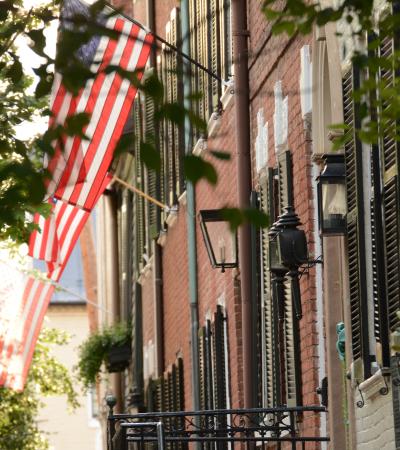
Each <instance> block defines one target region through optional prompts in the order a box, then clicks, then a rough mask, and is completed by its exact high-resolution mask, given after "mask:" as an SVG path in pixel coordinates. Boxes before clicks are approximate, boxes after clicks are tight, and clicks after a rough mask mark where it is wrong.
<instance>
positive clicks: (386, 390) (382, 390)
mask: <svg viewBox="0 0 400 450" xmlns="http://www.w3.org/2000/svg"><path fill="white" fill-rule="evenodd" d="M381 372H382V376H383V381H384V382H385V386H382V387H381V388H380V389H379V393H380V394H381V395H388V394H389V385H388V382H387V380H386V378H387V377H390V376H391V372H390V369H389V368H382V369H381Z"/></svg>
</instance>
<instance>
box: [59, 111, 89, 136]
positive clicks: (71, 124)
mask: <svg viewBox="0 0 400 450" xmlns="http://www.w3.org/2000/svg"><path fill="white" fill-rule="evenodd" d="M89 122H90V115H89V114H87V113H84V112H82V113H78V114H74V115H73V116H70V117H68V118H67V120H66V122H65V125H66V126H65V132H66V133H67V134H68V135H70V136H84V133H83V129H84V128H85V126H86V125H87V124H88V123H89Z"/></svg>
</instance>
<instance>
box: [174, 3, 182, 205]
mask: <svg viewBox="0 0 400 450" xmlns="http://www.w3.org/2000/svg"><path fill="white" fill-rule="evenodd" d="M171 43H172V44H173V45H174V46H175V47H177V48H181V46H182V39H181V26H180V11H179V8H174V10H173V11H172V14H171ZM172 79H173V83H172V87H173V93H172V100H173V102H174V103H177V104H179V105H182V104H183V84H182V58H181V56H180V55H179V54H178V53H176V52H174V53H173V58H172ZM173 132H174V137H173V139H174V154H173V157H174V166H175V183H176V185H175V192H176V194H177V196H178V197H179V196H180V195H181V194H182V192H183V190H184V178H183V170H182V166H183V156H184V150H185V149H184V132H185V130H184V127H183V126H179V125H177V124H174V125H173Z"/></svg>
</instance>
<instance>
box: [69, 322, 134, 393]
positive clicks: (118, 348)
mask: <svg viewBox="0 0 400 450" xmlns="http://www.w3.org/2000/svg"><path fill="white" fill-rule="evenodd" d="M78 357H79V360H78V364H77V366H76V370H77V373H78V378H79V379H80V380H81V381H82V383H83V385H84V387H85V388H88V387H89V386H91V385H93V384H94V383H95V382H96V380H97V379H98V376H99V374H100V372H101V368H102V365H103V363H104V364H105V367H106V370H107V371H108V372H121V371H123V370H124V369H126V368H127V367H128V366H129V361H130V359H131V327H130V325H129V324H127V323H123V322H121V323H117V324H115V325H112V326H109V327H105V328H103V329H101V330H99V331H97V332H95V333H92V334H91V335H90V336H89V337H88V339H86V341H84V342H82V344H81V345H80V346H79V349H78Z"/></svg>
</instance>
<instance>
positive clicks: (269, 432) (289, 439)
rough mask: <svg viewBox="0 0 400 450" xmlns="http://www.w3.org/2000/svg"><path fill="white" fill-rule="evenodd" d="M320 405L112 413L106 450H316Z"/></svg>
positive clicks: (320, 440) (319, 438)
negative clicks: (239, 449)
mask: <svg viewBox="0 0 400 450" xmlns="http://www.w3.org/2000/svg"><path fill="white" fill-rule="evenodd" d="M325 413H326V409H325V408H324V407H321V406H304V407H293V408H290V407H278V408H271V409H264V408H257V409H247V410H246V409H228V410H215V411H183V412H151V413H140V414H113V412H112V409H111V410H110V415H109V417H108V428H107V433H108V450H152V449H159V450H186V449H188V450H189V449H195V450H231V449H236V448H241V449H244V450H253V449H262V450H267V449H268V450H269V449H277V450H286V449H288V450H300V449H301V450H318V449H324V448H326V444H323V443H326V442H328V441H329V438H328V437H326V436H320V435H319V428H320V427H319V424H320V423H321V421H324V420H326V417H324V416H325Z"/></svg>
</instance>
